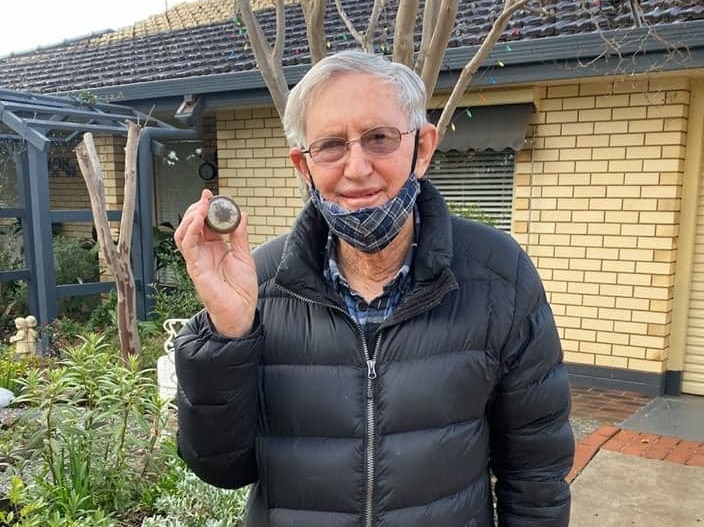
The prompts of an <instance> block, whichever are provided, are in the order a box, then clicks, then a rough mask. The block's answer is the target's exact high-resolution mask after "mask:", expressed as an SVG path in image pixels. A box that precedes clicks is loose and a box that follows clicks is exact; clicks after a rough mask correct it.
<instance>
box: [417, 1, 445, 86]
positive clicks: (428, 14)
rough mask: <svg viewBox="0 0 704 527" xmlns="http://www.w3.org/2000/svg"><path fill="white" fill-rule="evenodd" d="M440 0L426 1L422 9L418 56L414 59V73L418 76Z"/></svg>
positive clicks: (430, 38)
mask: <svg viewBox="0 0 704 527" xmlns="http://www.w3.org/2000/svg"><path fill="white" fill-rule="evenodd" d="M440 1H441V0H427V1H426V2H425V7H424V8H423V29H422V32H421V37H420V46H419V48H418V56H417V57H416V65H415V71H416V73H418V74H420V72H421V71H423V68H424V66H425V59H426V57H427V55H428V49H429V48H430V41H431V40H432V36H433V32H434V31H435V24H436V23H437V19H438V11H439V10H440Z"/></svg>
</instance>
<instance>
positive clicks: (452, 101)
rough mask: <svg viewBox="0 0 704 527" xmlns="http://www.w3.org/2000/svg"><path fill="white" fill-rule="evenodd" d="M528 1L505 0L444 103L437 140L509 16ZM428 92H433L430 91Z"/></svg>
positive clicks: (442, 135) (445, 128) (441, 136)
mask: <svg viewBox="0 0 704 527" xmlns="http://www.w3.org/2000/svg"><path fill="white" fill-rule="evenodd" d="M528 2H529V0H506V2H505V4H504V8H503V10H502V11H501V13H500V14H499V17H498V18H497V19H496V22H494V25H493V26H492V28H491V30H490V31H489V34H488V35H487V36H486V38H485V39H484V42H482V44H481V46H479V49H478V50H477V52H476V53H475V54H474V56H473V57H472V59H471V60H470V61H469V62H468V63H467V64H466V65H465V67H464V68H462V72H461V73H460V76H459V78H458V79H457V83H456V84H455V87H454V88H453V90H452V93H451V94H450V97H449V99H448V100H447V103H446V104H445V108H443V111H442V114H441V115H440V120H439V121H438V124H437V126H438V133H439V141H442V138H443V137H444V136H445V132H446V131H447V126H448V125H449V124H450V121H451V120H452V116H453V115H454V113H455V109H456V108H457V106H458V104H459V102H460V100H461V99H462V96H463V95H464V92H465V91H466V89H467V86H469V83H470V82H471V80H472V78H473V77H474V75H475V74H476V73H477V71H479V68H480V66H481V65H482V64H483V62H484V61H485V60H486V58H487V57H488V56H489V54H490V53H491V50H492V49H493V48H494V45H495V44H496V42H497V41H498V40H499V37H501V34H502V33H503V32H504V29H506V26H507V25H508V23H509V21H510V20H511V17H512V16H513V14H514V13H515V12H516V11H517V10H519V9H521V8H522V7H523V6H525V5H526V4H527V3H528ZM428 93H433V92H432V91H431V92H428Z"/></svg>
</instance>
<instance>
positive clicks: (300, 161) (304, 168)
mask: <svg viewBox="0 0 704 527" xmlns="http://www.w3.org/2000/svg"><path fill="white" fill-rule="evenodd" d="M288 157H289V158H290V159H291V162H293V166H294V167H296V170H297V171H298V173H299V174H300V175H301V177H302V178H303V179H304V180H305V182H306V183H307V184H308V185H311V184H312V182H311V180H310V170H308V162H307V161H306V155H305V154H304V153H303V152H301V149H300V148H296V147H294V148H292V149H291V150H289V151H288Z"/></svg>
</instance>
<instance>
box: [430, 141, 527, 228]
mask: <svg viewBox="0 0 704 527" xmlns="http://www.w3.org/2000/svg"><path fill="white" fill-rule="evenodd" d="M515 159H516V153H515V152H514V151H513V150H511V149H506V150H504V151H503V152H493V151H491V150H485V151H484V152H475V151H470V152H458V151H457V150H451V151H449V152H440V151H438V152H436V153H435V155H434V156H433V160H432V162H431V164H430V167H429V168H428V174H427V177H428V178H429V179H430V181H432V182H433V184H434V185H435V187H436V188H437V189H438V190H439V191H440V193H441V194H442V195H443V197H444V198H445V201H446V202H447V204H448V206H449V207H450V210H453V211H454V212H456V213H460V211H470V212H471V216H472V217H473V218H475V219H479V220H483V221H487V220H488V222H489V223H491V224H492V225H494V226H495V227H497V228H499V229H501V230H504V231H506V232H510V230H511V207H512V203H513V168H514V161H515Z"/></svg>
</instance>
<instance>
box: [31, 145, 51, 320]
mask: <svg viewBox="0 0 704 527" xmlns="http://www.w3.org/2000/svg"><path fill="white" fill-rule="evenodd" d="M27 158H28V167H29V172H28V173H27V174H24V175H31V177H25V179H28V180H29V200H28V202H29V203H28V204H29V215H28V216H29V217H30V218H31V231H32V240H31V241H32V247H33V251H32V252H33V255H32V256H33V257H32V258H31V260H32V261H31V264H30V269H31V271H32V276H34V280H35V283H36V289H37V291H38V296H39V298H38V299H37V300H38V303H37V309H38V312H37V315H36V316H37V319H38V320H39V323H40V325H42V324H49V323H51V322H53V321H54V319H55V318H56V315H57V308H56V270H55V269H54V247H53V240H52V236H51V218H50V217H49V209H50V202H49V170H48V168H47V166H48V154H47V153H46V152H45V151H42V150H39V149H37V148H33V147H30V148H29V149H28V151H27Z"/></svg>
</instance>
